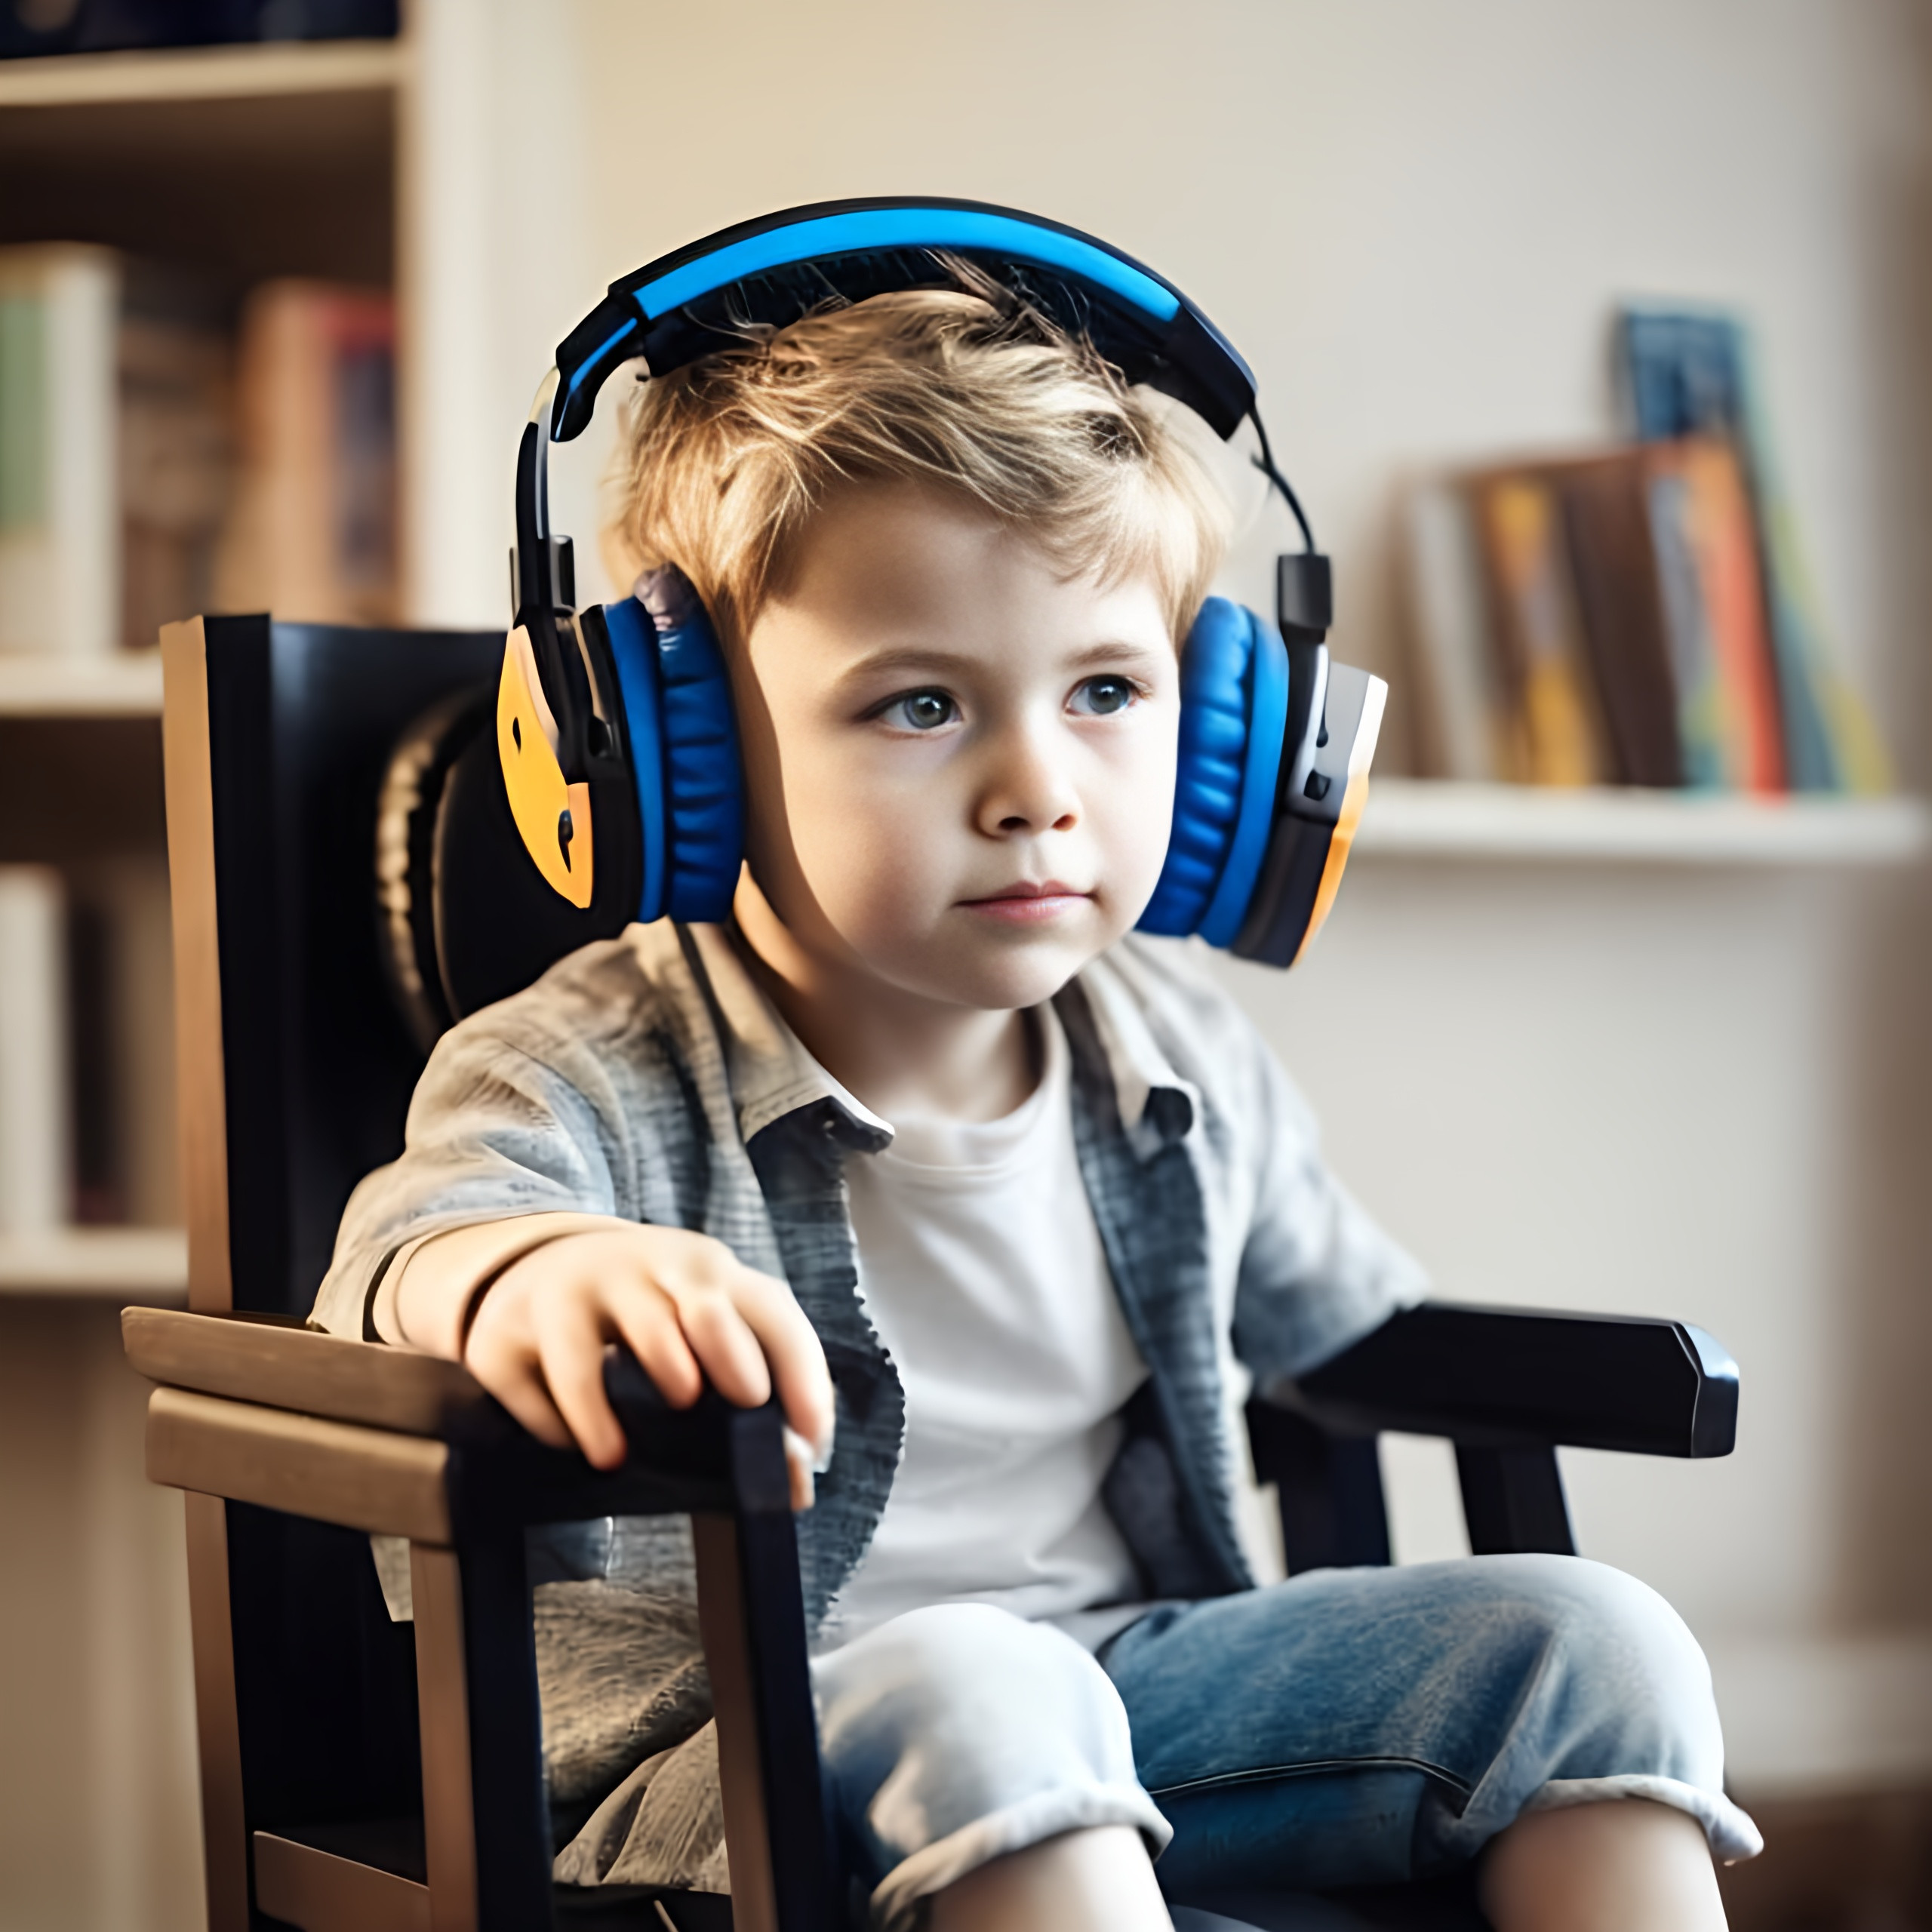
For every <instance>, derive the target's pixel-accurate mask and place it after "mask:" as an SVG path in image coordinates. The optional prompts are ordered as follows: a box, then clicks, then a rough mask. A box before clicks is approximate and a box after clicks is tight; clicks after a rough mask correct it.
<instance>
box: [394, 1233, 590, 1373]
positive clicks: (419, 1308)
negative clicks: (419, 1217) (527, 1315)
mask: <svg viewBox="0 0 1932 1932" xmlns="http://www.w3.org/2000/svg"><path fill="white" fill-rule="evenodd" d="M611 1225H612V1220H611V1217H610V1216H608V1215H604V1214H519V1215H515V1216H512V1217H508V1218H506V1219H504V1220H497V1221H489V1222H481V1223H474V1224H472V1226H469V1227H464V1228H450V1229H442V1230H441V1231H440V1232H438V1233H436V1234H434V1235H426V1236H424V1237H423V1238H421V1239H420V1240H418V1241H414V1242H413V1243H411V1244H409V1245H408V1247H405V1248H404V1249H402V1250H401V1251H399V1252H398V1254H397V1256H396V1257H395V1261H394V1262H393V1263H392V1264H391V1266H390V1267H389V1272H388V1275H386V1278H385V1279H384V1280H383V1283H382V1284H381V1285H380V1287H379V1288H378V1289H377V1295H376V1300H375V1303H374V1307H373V1309H372V1310H371V1313H372V1316H373V1318H374V1326H375V1329H376V1332H377V1334H379V1335H380V1337H382V1339H383V1340H384V1341H386V1342H389V1343H395V1344H396V1345H398V1346H401V1347H404V1348H410V1349H417V1350H418V1351H420V1352H422V1353H423V1354H426V1355H441V1356H442V1357H443V1358H445V1360H447V1361H461V1360H462V1359H463V1349H464V1346H465V1344H466V1343H467V1341H468V1340H469V1331H470V1328H471V1327H472V1324H474V1322H475V1318H476V1313H477V1310H478V1309H479V1308H480V1307H481V1305H482V1302H483V1300H484V1297H485V1296H486V1295H487V1294H488V1292H489V1291H490V1290H491V1288H493V1287H494V1286H495V1285H496V1284H497V1282H498V1281H500V1280H501V1279H502V1278H503V1276H504V1275H506V1274H507V1273H508V1272H509V1270H510V1269H512V1268H513V1267H515V1266H516V1265H517V1263H518V1262H520V1261H522V1260H525V1258H526V1257H528V1256H530V1255H531V1254H535V1253H536V1252H537V1250H538V1249H540V1248H544V1247H551V1246H552V1245H554V1244H555V1243H556V1242H558V1241H563V1240H566V1239H568V1238H570V1237H571V1236H572V1235H580V1234H591V1233H595V1232H598V1231H599V1230H600V1229H605V1228H608V1227H609V1226H611Z"/></svg>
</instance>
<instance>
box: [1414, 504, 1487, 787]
mask: <svg viewBox="0 0 1932 1932" xmlns="http://www.w3.org/2000/svg"><path fill="white" fill-rule="evenodd" d="M1401 538H1402V562H1403V587H1404V592H1405V601H1406V608H1407V619H1408V637H1409V643H1410V654H1409V655H1410V662H1411V668H1412V669H1413V670H1414V672H1415V675H1416V682H1417V689H1418V693H1419V697H1420V702H1419V703H1418V704H1417V708H1416V718H1417V738H1418V743H1417V754H1418V758H1419V761H1420V764H1421V766H1422V768H1423V774H1424V775H1425V776H1426V777H1432V778H1452V779H1462V780H1474V781H1476V782H1481V781H1484V780H1494V779H1495V778H1497V777H1500V775H1501V771H1500V764H1499V762H1498V758H1497V736H1498V732H1499V730H1500V719H1499V717H1498V708H1499V705H1500V694H1499V693H1498V691H1497V678H1496V666H1495V657H1494V643H1493V640H1492V638H1491V629H1490V621H1489V609H1488V605H1487V601H1486V600H1487V592H1486V590H1485V589H1484V583H1483V563H1482V552H1481V544H1480V543H1479V541H1478V537H1477V534H1476V528H1475V512H1474V510H1473V509H1472V506H1471V504H1470V502H1469V493H1468V492H1467V491H1466V490H1464V489H1463V487H1462V486H1461V485H1460V483H1458V482H1457V481H1455V480H1454V479H1453V478H1447V477H1429V478H1423V479H1422V480H1421V481H1418V482H1417V483H1416V484H1414V485H1413V486H1411V488H1409V489H1408V491H1407V492H1406V493H1405V494H1404V498H1403V501H1402V506H1401Z"/></svg>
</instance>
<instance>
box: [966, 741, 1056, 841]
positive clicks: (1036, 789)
mask: <svg viewBox="0 0 1932 1932" xmlns="http://www.w3.org/2000/svg"><path fill="white" fill-rule="evenodd" d="M977 817H978V820H979V825H980V830H981V831H982V832H986V833H988V834H989V835H991V836H993V837H995V838H1012V837H1013V836H1014V835H1016V834H1019V833H1026V832H1048V831H1054V832H1065V831H1069V830H1070V829H1072V826H1074V825H1075V824H1076V823H1078V820H1079V817H1080V800H1079V796H1078V793H1077V792H1075V790H1074V788H1073V784H1072V779H1071V777H1069V774H1068V773H1067V771H1066V769H1065V768H1064V766H1063V764H1061V763H1060V761H1059V760H1058V759H1057V758H1054V757H1053V756H1051V755H1050V753H1049V752H1048V749H1047V748H1046V747H1045V746H1043V745H1041V743H1039V741H1038V739H1037V737H1035V735H1034V734H1032V733H1031V732H1028V731H1015V732H1013V733H1011V734H1009V735H1008V736H1006V737H1004V738H1003V739H1002V740H1001V742H1000V743H999V744H998V746H996V747H995V749H994V752H993V756H992V759H991V761H990V764H989V771H988V773H987V783H986V786H984V788H983V790H982V791H981V792H980V804H979V810H978V813H977Z"/></svg>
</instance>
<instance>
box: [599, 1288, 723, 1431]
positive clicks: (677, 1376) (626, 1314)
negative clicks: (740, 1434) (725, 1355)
mask: <svg viewBox="0 0 1932 1932" xmlns="http://www.w3.org/2000/svg"><path fill="white" fill-rule="evenodd" d="M609 1313H610V1317H611V1325H612V1326H613V1327H614V1328H615V1329H616V1331H617V1335H618V1337H619V1338H620V1340H622V1341H623V1343H625V1345H626V1346H627V1347H628V1348H629V1350H630V1352H631V1353H632V1355H635V1356H636V1357H637V1361H638V1367H640V1368H641V1369H642V1370H643V1371H644V1372H645V1374H646V1375H648V1376H649V1377H650V1378H651V1384H652V1386H654V1388H655V1389H657V1392H658V1394H659V1395H662V1396H663V1398H664V1399H665V1401H667V1402H669V1404H670V1405H671V1406H672V1408H674V1409H688V1408H689V1407H691V1404H692V1403H694V1402H695V1401H697V1398H699V1396H700V1395H703V1392H704V1372H703V1370H702V1369H700V1367H698V1364H697V1358H695V1357H694V1355H692V1353H691V1348H690V1345H689V1344H688V1343H687V1342H686V1341H685V1331H684V1330H683V1328H682V1327H681V1326H680V1325H679V1323H678V1312H677V1309H675V1307H674V1306H672V1303H671V1302H670V1301H669V1299H668V1298H667V1297H666V1296H665V1295H663V1294H662V1293H660V1291H658V1290H657V1289H656V1288H653V1287H643V1286H640V1287H638V1291H636V1292H635V1294H617V1295H613V1296H612V1297H611V1300H610V1303H609ZM599 1372H600V1374H601V1369H600V1371H599Z"/></svg>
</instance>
